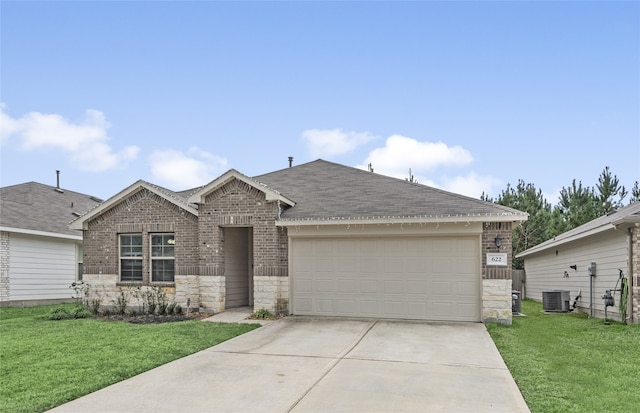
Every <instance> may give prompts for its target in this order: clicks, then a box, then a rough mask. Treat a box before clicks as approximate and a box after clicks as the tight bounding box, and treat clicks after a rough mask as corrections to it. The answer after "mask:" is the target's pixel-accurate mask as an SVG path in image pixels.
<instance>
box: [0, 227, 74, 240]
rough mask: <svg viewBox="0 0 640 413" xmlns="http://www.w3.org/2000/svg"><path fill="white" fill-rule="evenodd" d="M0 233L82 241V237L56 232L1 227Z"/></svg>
mask: <svg viewBox="0 0 640 413" xmlns="http://www.w3.org/2000/svg"><path fill="white" fill-rule="evenodd" d="M0 231H4V232H13V233H16V234H25V235H38V236H40V237H51V238H61V239H70V240H74V241H82V235H69V234H61V233H58V232H47V231H37V230H33V229H24V228H11V227H2V226H0Z"/></svg>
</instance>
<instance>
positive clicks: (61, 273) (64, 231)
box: [0, 182, 102, 306]
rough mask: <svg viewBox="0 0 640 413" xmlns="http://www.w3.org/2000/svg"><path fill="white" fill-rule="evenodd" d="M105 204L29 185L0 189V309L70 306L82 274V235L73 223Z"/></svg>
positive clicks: (83, 195)
mask: <svg viewBox="0 0 640 413" xmlns="http://www.w3.org/2000/svg"><path fill="white" fill-rule="evenodd" d="M101 202H102V200H101V199H99V198H96V197H93V196H91V195H87V194H82V193H79V192H74V191H70V190H68V189H62V188H60V185H59V184H58V185H57V186H49V185H45V184H41V183H38V182H27V183H23V184H18V185H10V186H5V187H2V188H0V305H2V306H23V305H37V304H51V303H56V302H63V301H70V300H71V299H72V296H73V293H74V292H73V291H72V290H70V289H69V286H70V285H71V283H73V282H74V281H77V280H78V279H79V277H80V276H81V274H82V255H83V254H82V233H81V232H80V231H77V230H72V229H70V228H69V223H70V222H71V221H73V220H74V219H76V218H77V217H78V216H80V215H82V214H83V213H84V212H86V211H87V210H90V209H92V208H94V207H96V206H97V205H99V204H100V203H101Z"/></svg>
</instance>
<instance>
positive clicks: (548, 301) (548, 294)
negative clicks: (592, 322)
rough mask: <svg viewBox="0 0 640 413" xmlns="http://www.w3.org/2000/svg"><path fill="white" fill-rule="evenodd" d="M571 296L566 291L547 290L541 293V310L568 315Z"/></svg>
mask: <svg viewBox="0 0 640 413" xmlns="http://www.w3.org/2000/svg"><path fill="white" fill-rule="evenodd" d="M569 301H571V296H570V295H569V291H568V290H548V291H543V292H542V309H543V310H544V311H548V312H555V313H568V312H569Z"/></svg>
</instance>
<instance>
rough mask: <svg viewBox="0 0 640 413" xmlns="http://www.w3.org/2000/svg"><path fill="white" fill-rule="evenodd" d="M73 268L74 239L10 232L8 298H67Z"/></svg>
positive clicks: (70, 295)
mask: <svg viewBox="0 0 640 413" xmlns="http://www.w3.org/2000/svg"><path fill="white" fill-rule="evenodd" d="M76 269H77V259H76V241H74V240H65V239H55V238H49V237H40V236H34V235H24V234H16V233H12V234H11V236H10V245H9V270H8V272H9V294H8V295H9V301H30V300H58V299H67V300H70V299H71V298H72V295H73V291H72V290H71V289H70V288H69V286H70V285H71V283H73V282H74V281H75V280H76V272H77V271H76Z"/></svg>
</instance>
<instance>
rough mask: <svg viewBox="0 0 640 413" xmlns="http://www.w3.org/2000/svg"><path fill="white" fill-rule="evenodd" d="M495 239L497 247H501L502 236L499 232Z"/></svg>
mask: <svg viewBox="0 0 640 413" xmlns="http://www.w3.org/2000/svg"><path fill="white" fill-rule="evenodd" d="M493 241H494V242H495V243H496V247H498V248H500V247H501V246H502V237H501V236H500V234H498V235H497V236H496V237H495V238H494V239H493Z"/></svg>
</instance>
